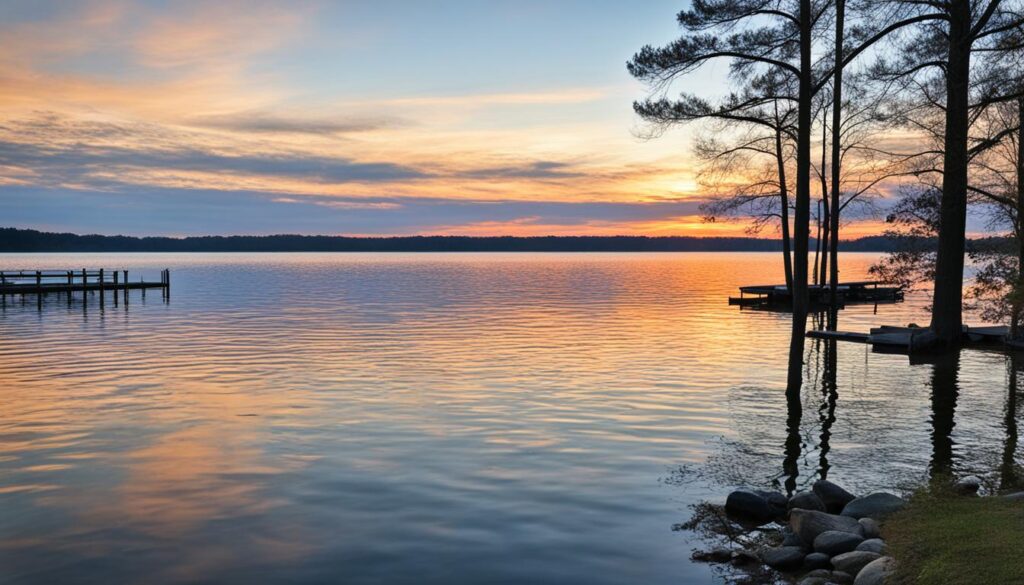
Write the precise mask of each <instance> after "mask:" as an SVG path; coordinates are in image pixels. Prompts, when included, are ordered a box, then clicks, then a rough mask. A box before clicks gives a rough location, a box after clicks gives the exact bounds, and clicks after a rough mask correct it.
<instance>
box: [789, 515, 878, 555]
mask: <svg viewBox="0 0 1024 585" xmlns="http://www.w3.org/2000/svg"><path fill="white" fill-rule="evenodd" d="M789 525H790V527H791V528H792V529H793V532H796V533H797V535H798V536H799V537H800V540H803V541H804V544H806V545H807V546H814V539H815V538H818V535H819V534H821V533H822V532H828V531H830V530H834V531H837V532H849V533H851V534H856V535H857V536H861V535H862V534H863V532H864V528H863V527H862V526H861V525H860V523H859V522H857V521H856V520H854V519H853V518H850V517H848V516H836V515H835V514H826V513H825V512H818V511H816V510H800V509H797V510H793V512H792V513H791V514H790V515H789Z"/></svg>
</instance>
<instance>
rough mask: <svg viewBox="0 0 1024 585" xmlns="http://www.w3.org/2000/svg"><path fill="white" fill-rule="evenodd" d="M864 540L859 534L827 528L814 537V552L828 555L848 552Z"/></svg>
mask: <svg viewBox="0 0 1024 585" xmlns="http://www.w3.org/2000/svg"><path fill="white" fill-rule="evenodd" d="M862 542H864V539H863V538H862V537H861V536H860V535H859V534H853V533H851V532H839V531H837V530H829V531H826V532H822V533H821V534H819V535H818V536H817V537H816V538H815V539H814V552H820V553H825V554H827V555H828V556H830V557H834V556H836V555H841V554H843V553H848V552H850V551H852V550H855V549H856V548H857V545H859V544H860V543H862Z"/></svg>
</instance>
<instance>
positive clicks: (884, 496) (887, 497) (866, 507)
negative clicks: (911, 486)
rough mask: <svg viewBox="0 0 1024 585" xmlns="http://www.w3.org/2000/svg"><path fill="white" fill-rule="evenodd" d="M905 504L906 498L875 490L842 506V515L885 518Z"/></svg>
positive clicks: (876, 518)
mask: <svg viewBox="0 0 1024 585" xmlns="http://www.w3.org/2000/svg"><path fill="white" fill-rule="evenodd" d="M906 505H907V502H906V500H904V499H903V498H901V497H899V496H894V495H892V494H888V493H885V492H876V493H873V494H871V495H869V496H864V497H863V498H857V499H856V500H853V501H852V502H850V503H849V504H846V507H844V508H843V516H849V517H850V518H857V519H860V518H864V517H868V518H873V519H875V520H878V519H879V518H885V517H886V516H888V515H889V514H892V513H893V512H898V511H900V510H902V509H903V507H904V506H906Z"/></svg>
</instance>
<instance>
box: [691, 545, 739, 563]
mask: <svg viewBox="0 0 1024 585" xmlns="http://www.w3.org/2000/svg"><path fill="white" fill-rule="evenodd" d="M690 558H692V559H693V560H695V561H699V562H702V563H727V562H729V561H730V560H731V559H732V551H731V550H729V549H727V548H724V547H719V548H713V549H711V550H706V551H697V552H695V553H693V555H692V556H691V557H690Z"/></svg>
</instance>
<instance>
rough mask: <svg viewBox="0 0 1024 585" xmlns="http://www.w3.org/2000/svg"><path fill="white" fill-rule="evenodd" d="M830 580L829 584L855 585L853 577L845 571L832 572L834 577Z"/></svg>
mask: <svg viewBox="0 0 1024 585" xmlns="http://www.w3.org/2000/svg"><path fill="white" fill-rule="evenodd" d="M828 580H829V583H835V584H836V585H853V575H851V574H849V573H846V572H844V571H832V575H831V576H830V577H829V578H828Z"/></svg>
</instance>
